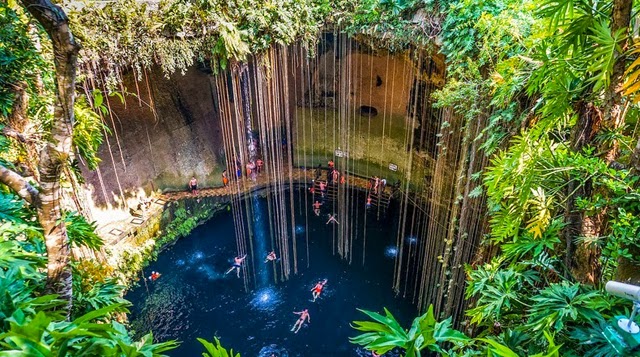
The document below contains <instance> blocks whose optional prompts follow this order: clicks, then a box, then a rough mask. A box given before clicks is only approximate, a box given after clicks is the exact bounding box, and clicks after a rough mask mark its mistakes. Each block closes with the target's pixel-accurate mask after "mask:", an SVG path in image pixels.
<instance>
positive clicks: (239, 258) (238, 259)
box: [224, 254, 247, 278]
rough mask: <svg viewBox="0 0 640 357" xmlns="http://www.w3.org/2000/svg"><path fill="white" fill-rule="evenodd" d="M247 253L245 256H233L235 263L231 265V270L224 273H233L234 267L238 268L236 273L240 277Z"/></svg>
mask: <svg viewBox="0 0 640 357" xmlns="http://www.w3.org/2000/svg"><path fill="white" fill-rule="evenodd" d="M246 257H247V255H246V254H245V255H243V256H237V257H235V258H233V265H232V266H231V268H229V270H227V272H226V273H224V275H227V274H229V273H231V272H232V271H233V269H235V270H236V275H238V278H239V277H240V268H242V262H243V261H244V258H246Z"/></svg>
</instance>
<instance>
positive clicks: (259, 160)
mask: <svg viewBox="0 0 640 357" xmlns="http://www.w3.org/2000/svg"><path fill="white" fill-rule="evenodd" d="M263 165H264V161H262V159H258V160H257V161H256V170H257V171H258V175H260V174H261V173H262V166H263Z"/></svg>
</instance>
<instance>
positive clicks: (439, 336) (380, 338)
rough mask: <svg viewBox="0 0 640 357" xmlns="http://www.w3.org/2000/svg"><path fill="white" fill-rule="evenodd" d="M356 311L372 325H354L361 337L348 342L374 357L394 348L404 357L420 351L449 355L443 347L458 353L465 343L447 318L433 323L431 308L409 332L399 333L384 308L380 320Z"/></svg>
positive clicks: (397, 327) (374, 314)
mask: <svg viewBox="0 0 640 357" xmlns="http://www.w3.org/2000/svg"><path fill="white" fill-rule="evenodd" d="M358 310H359V311H360V312H362V313H364V314H365V315H367V316H369V317H370V318H371V319H372V320H373V321H354V322H353V323H354V325H352V327H353V328H354V329H356V330H358V331H362V332H364V333H363V334H361V335H358V336H356V337H350V338H349V340H350V341H351V343H353V344H358V345H361V346H364V347H365V348H366V349H368V350H372V351H375V352H376V353H378V354H384V353H386V352H389V351H391V350H392V349H394V348H396V347H398V348H401V349H403V350H404V351H405V356H408V357H413V356H421V351H422V350H424V349H427V350H429V351H433V352H438V353H440V354H442V355H449V352H450V351H447V350H445V349H444V348H443V344H445V343H452V344H453V345H454V349H458V348H461V347H462V346H464V344H465V343H466V342H467V341H469V338H468V337H467V336H465V335H464V334H463V333H462V332H459V331H457V330H455V329H453V328H452V326H451V318H448V319H445V320H443V321H440V322H438V321H436V319H435V317H434V314H433V305H430V306H429V309H428V310H427V312H426V313H425V314H424V315H422V316H419V317H416V318H415V319H414V320H413V322H412V324H411V328H410V329H409V330H405V329H403V328H402V326H401V325H400V323H398V321H397V320H396V319H395V317H393V315H392V314H391V312H390V311H389V310H387V309H386V308H385V309H384V312H385V315H384V316H383V315H380V314H378V313H375V312H372V311H367V310H360V309H358Z"/></svg>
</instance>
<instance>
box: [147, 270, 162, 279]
mask: <svg viewBox="0 0 640 357" xmlns="http://www.w3.org/2000/svg"><path fill="white" fill-rule="evenodd" d="M160 275H162V274H160V273H159V272H157V271H153V270H152V271H151V275H150V276H149V280H151V281H156V280H157V279H158V278H159V277H160Z"/></svg>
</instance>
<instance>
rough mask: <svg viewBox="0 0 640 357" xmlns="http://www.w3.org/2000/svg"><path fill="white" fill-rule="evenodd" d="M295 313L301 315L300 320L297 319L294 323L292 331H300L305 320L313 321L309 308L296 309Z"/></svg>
mask: <svg viewBox="0 0 640 357" xmlns="http://www.w3.org/2000/svg"><path fill="white" fill-rule="evenodd" d="M293 313H294V314H296V315H300V318H298V321H296V323H295V324H293V327H292V328H291V331H293V332H294V333H298V331H300V328H301V327H302V324H303V323H304V320H307V322H309V323H311V316H309V310H307V309H304V310H302V311H298V312H296V311H294V312H293Z"/></svg>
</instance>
